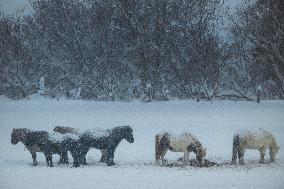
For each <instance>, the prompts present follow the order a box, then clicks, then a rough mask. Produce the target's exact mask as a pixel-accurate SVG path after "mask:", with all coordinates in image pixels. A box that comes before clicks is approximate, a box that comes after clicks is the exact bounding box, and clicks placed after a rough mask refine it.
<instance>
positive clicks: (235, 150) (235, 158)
mask: <svg viewBox="0 0 284 189" xmlns="http://www.w3.org/2000/svg"><path fill="white" fill-rule="evenodd" d="M237 155H238V149H237V147H233V150H232V162H231V164H232V165H235V164H236V162H237Z"/></svg>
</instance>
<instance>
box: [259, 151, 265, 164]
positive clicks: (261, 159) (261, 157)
mask: <svg viewBox="0 0 284 189" xmlns="http://www.w3.org/2000/svg"><path fill="white" fill-rule="evenodd" d="M258 150H259V153H260V160H259V163H264V156H265V151H266V149H265V148H264V147H263V148H260V149H258Z"/></svg>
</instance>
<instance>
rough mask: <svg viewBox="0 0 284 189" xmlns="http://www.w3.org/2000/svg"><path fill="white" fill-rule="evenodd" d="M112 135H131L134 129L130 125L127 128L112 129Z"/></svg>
mask: <svg viewBox="0 0 284 189" xmlns="http://www.w3.org/2000/svg"><path fill="white" fill-rule="evenodd" d="M111 132H112V133H124V132H126V133H131V132H133V129H132V127H130V126H129V125H126V126H117V127H114V128H112V129H111Z"/></svg>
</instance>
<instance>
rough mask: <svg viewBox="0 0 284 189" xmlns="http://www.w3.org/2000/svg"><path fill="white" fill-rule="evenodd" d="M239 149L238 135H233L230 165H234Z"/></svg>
mask: <svg viewBox="0 0 284 189" xmlns="http://www.w3.org/2000/svg"><path fill="white" fill-rule="evenodd" d="M239 148H240V138H239V135H235V136H234V138H233V149H232V162H231V164H232V165H233V164H234V165H235V164H236V161H237V155H238V149H239Z"/></svg>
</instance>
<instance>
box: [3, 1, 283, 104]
mask: <svg viewBox="0 0 284 189" xmlns="http://www.w3.org/2000/svg"><path fill="white" fill-rule="evenodd" d="M32 7H33V9H34V12H33V13H32V14H31V15H26V16H24V17H17V16H9V15H4V14H2V16H1V18H0V53H1V54H0V64H1V66H0V72H1V76H0V94H3V95H7V96H9V97H11V98H15V99H19V98H27V97H29V96H30V95H32V94H34V93H38V92H39V89H41V93H40V94H41V95H45V96H50V97H53V98H59V97H67V98H82V99H93V100H122V101H124V100H126V101H128V100H133V99H140V100H143V101H146V102H148V101H152V100H171V99H197V100H201V99H204V100H213V99H232V100H254V99H255V96H256V94H257V90H259V89H260V88H261V92H262V97H263V98H265V99H281V98H283V95H284V31H283V28H284V15H283V13H284V6H283V2H282V1H281V0H267V1H265V0H258V1H257V2H256V3H254V4H247V5H243V7H239V9H238V11H237V14H236V16H232V15H228V14H226V15H225V14H223V13H224V12H225V11H224V10H223V8H222V1H221V0H191V1H188V0H181V1H177V0H107V1H105V0H81V1H78V0H69V1H64V0H38V1H35V2H33V3H32ZM220 12H222V14H221V13H220ZM223 17H226V18H227V19H228V20H229V22H230V26H229V35H228V36H230V37H226V38H224V37H222V36H221V35H220V34H219V33H220V29H219V28H220V27H219V26H220V22H221V20H222V18H223ZM39 81H41V82H43V83H44V87H40V84H39Z"/></svg>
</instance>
